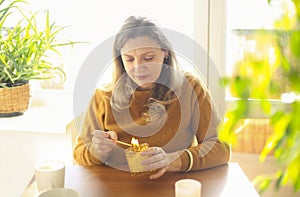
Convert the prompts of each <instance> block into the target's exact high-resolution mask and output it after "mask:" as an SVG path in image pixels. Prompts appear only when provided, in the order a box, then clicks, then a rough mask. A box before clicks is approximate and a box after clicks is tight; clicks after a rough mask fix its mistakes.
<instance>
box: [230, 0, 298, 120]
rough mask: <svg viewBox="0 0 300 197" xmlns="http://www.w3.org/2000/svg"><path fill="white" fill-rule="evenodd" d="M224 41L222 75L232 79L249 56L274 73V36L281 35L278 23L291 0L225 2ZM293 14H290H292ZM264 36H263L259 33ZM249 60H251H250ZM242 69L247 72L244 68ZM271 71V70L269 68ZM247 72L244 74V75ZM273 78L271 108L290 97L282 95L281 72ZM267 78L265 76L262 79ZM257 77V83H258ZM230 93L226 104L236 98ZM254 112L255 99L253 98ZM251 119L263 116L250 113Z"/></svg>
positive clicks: (290, 7) (270, 94)
mask: <svg viewBox="0 0 300 197" xmlns="http://www.w3.org/2000/svg"><path fill="white" fill-rule="evenodd" d="M226 9H227V22H226V23H227V37H226V40H227V41H226V66H225V73H226V75H228V76H234V75H235V73H234V69H237V68H239V69H240V70H241V69H242V67H241V62H245V60H249V56H250V55H254V56H255V58H259V56H262V57H267V60H266V61H269V62H268V65H269V66H270V67H272V66H274V70H275V69H276V68H275V67H276V63H277V62H276V61H277V60H276V55H275V53H276V47H277V46H275V45H277V44H276V39H277V38H276V37H275V32H276V31H277V32H278V31H282V29H278V28H281V27H279V26H280V24H278V22H276V21H278V20H279V19H281V17H282V16H283V15H284V14H285V13H286V12H287V10H289V12H291V10H293V7H292V4H291V2H290V0H278V1H271V3H270V4H269V3H268V1H267V0H244V1H239V0H228V1H227V5H226ZM291 13H292V12H291ZM262 32H263V33H262ZM250 58H251V57H250ZM244 68H246V66H245V64H244ZM270 69H273V68H270ZM244 72H247V71H244ZM274 73H276V74H272V76H271V77H270V80H271V81H272V83H273V84H274V87H275V86H276V88H277V89H279V90H280V91H276V92H275V91H274V92H275V93H273V92H270V93H269V94H268V98H269V99H270V101H271V102H272V105H273V107H275V108H276V107H277V105H278V106H279V105H281V101H280V100H282V99H283V98H284V95H285V96H286V97H289V96H287V95H289V94H283V93H285V92H286V91H288V89H287V85H286V84H285V82H284V81H283V78H282V75H281V73H280V71H279V70H278V71H277V70H276V72H274ZM265 77H267V76H265ZM259 80H260V79H259V77H258V78H257V83H259ZM231 93H232V92H230V91H228V90H227V91H226V100H227V103H228V104H230V101H231V100H232V99H234V96H235V95H232V94H231ZM253 99H254V100H253V101H252V100H251V101H250V103H251V102H252V103H253V104H254V107H253V109H255V108H256V107H255V99H257V98H256V97H253ZM252 115H253V116H255V117H257V116H262V114H261V112H258V111H257V110H253V114H252Z"/></svg>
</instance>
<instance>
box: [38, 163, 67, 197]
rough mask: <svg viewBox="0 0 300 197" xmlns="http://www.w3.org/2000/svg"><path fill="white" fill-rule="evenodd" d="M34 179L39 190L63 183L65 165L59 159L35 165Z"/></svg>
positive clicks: (59, 186) (60, 186)
mask: <svg viewBox="0 0 300 197" xmlns="http://www.w3.org/2000/svg"><path fill="white" fill-rule="evenodd" d="M34 171H35V179H36V183H37V188H38V191H39V192H43V191H45V190H49V189H52V188H63V187H64V185H65V165H64V163H63V162H61V161H44V162H41V163H38V164H37V165H36V166H35V169H34Z"/></svg>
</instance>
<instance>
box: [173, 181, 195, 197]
mask: <svg viewBox="0 0 300 197" xmlns="http://www.w3.org/2000/svg"><path fill="white" fill-rule="evenodd" d="M200 196H201V183H200V182H199V181H197V180H194V179H181V180H178V181H176V183H175V197H200Z"/></svg>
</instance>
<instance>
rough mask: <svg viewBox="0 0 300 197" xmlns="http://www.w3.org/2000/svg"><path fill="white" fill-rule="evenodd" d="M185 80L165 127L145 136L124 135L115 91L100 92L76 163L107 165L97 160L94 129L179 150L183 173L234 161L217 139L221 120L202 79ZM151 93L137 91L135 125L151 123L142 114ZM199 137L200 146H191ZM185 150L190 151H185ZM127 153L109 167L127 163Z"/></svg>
mask: <svg viewBox="0 0 300 197" xmlns="http://www.w3.org/2000/svg"><path fill="white" fill-rule="evenodd" d="M185 79H186V80H184V82H183V84H182V88H181V94H180V96H179V97H178V99H177V100H176V101H174V102H172V103H170V104H169V105H168V107H167V120H166V122H165V124H164V125H163V126H162V127H161V129H160V130H159V131H157V132H156V133H154V134H153V135H150V136H149V135H145V136H144V137H140V136H137V135H136V136H134V135H132V134H130V133H128V132H124V130H123V129H122V128H124V127H123V126H120V125H118V124H117V121H116V119H115V115H116V114H114V113H113V112H112V108H111V106H110V98H111V92H107V91H103V90H99V89H97V90H96V91H95V93H94V95H93V97H92V99H91V101H90V104H89V107H88V109H87V111H86V114H85V118H84V121H83V124H82V127H81V131H80V134H79V136H78V138H77V142H76V145H75V147H74V150H73V157H74V159H75V161H76V162H77V163H78V164H80V165H103V162H101V161H100V160H99V159H98V158H97V156H96V155H97V154H94V153H93V148H92V146H91V139H92V136H91V133H92V132H93V131H94V130H104V131H109V130H112V131H115V132H116V133H117V135H118V139H119V140H120V141H124V142H127V143H130V140H131V138H132V137H133V136H134V137H137V138H138V140H139V141H140V143H148V144H149V145H150V146H158V147H163V148H164V150H165V151H166V152H175V151H179V152H180V153H182V154H181V161H182V168H181V171H186V170H187V169H188V168H189V167H191V170H200V169H205V168H210V167H214V166H218V165H221V164H225V163H227V162H228V161H229V158H230V147H229V146H228V145H227V144H226V143H225V142H222V141H220V140H219V139H218V137H217V126H218V124H219V122H220V117H219V116H218V114H217V113H216V109H215V108H214V105H213V104H212V102H211V97H210V94H209V93H208V90H207V89H206V88H205V86H204V85H203V83H201V81H200V80H198V78H196V77H194V76H192V75H191V74H185ZM150 94H151V91H149V90H148V91H135V92H134V97H133V98H134V99H133V101H132V104H131V106H130V109H129V111H130V115H131V118H132V120H134V122H135V124H138V125H140V126H143V125H146V124H147V123H146V122H147V121H146V118H148V117H147V116H143V115H142V114H143V113H144V112H147V111H148V109H147V107H146V106H145V103H146V102H147V100H148V98H149V95H150ZM132 126H134V124H132V123H130V122H128V125H125V127H126V128H130V127H132ZM145 128H146V127H145ZM140 132H143V130H141V131H140ZM141 134H143V133H141ZM195 137H196V139H197V142H198V144H197V145H196V146H191V145H192V141H193V139H194V138H195ZM123 148H124V149H125V148H126V147H123ZM184 149H187V150H188V151H182V150H184ZM123 153H124V151H123V149H121V150H120V148H118V150H116V151H113V152H112V155H111V156H110V158H109V161H108V165H111V166H114V164H113V163H114V162H117V163H118V162H121V161H122V160H125V161H126V159H125V156H124V154H123ZM189 153H191V154H189ZM122 154H123V155H122ZM191 156H192V157H191ZM121 163H122V162H121ZM106 164H107V163H106ZM190 165H192V166H190Z"/></svg>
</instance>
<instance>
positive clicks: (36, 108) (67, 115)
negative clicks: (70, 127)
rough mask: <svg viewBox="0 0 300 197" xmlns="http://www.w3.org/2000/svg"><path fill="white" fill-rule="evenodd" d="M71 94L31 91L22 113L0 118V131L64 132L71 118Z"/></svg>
mask: <svg viewBox="0 0 300 197" xmlns="http://www.w3.org/2000/svg"><path fill="white" fill-rule="evenodd" d="M72 96H73V95H72V94H70V93H65V92H60V91H52V90H50V91H48V92H39V93H37V92H33V93H31V103H30V106H29V108H28V110H27V111H26V112H25V113H24V114H23V115H20V116H15V117H8V118H0V125H1V128H0V131H18V132H40V133H61V134H63V133H66V125H67V124H68V123H69V122H70V121H71V120H72V119H73V110H72V109H73V99H72Z"/></svg>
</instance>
